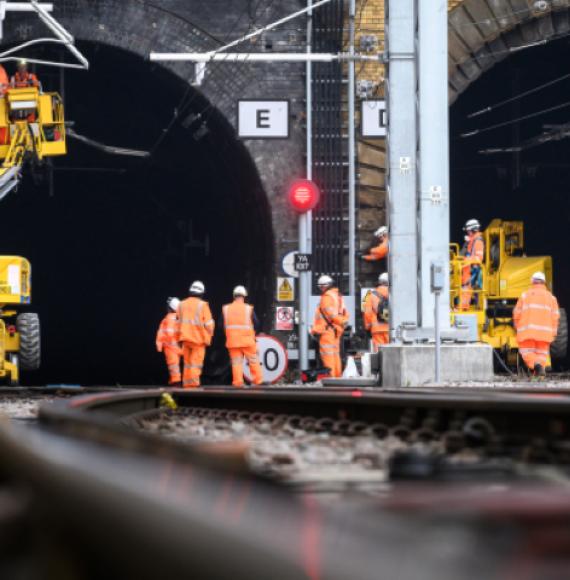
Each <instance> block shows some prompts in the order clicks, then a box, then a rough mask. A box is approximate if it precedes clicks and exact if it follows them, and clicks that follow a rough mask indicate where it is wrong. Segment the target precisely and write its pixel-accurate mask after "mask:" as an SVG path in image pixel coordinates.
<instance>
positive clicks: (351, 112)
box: [348, 0, 356, 296]
mask: <svg viewBox="0 0 570 580" xmlns="http://www.w3.org/2000/svg"><path fill="white" fill-rule="evenodd" d="M348 12H349V13H348V19H349V45H348V54H349V55H350V56H351V57H353V56H354V19H355V16H356V1H355V0H350V4H349V11H348ZM354 66H355V63H354V60H353V59H351V60H350V61H349V62H348V295H349V296H355V295H356V143H355V137H356V135H355V133H356V119H355V99H356V94H355V86H354V83H355V68H354Z"/></svg>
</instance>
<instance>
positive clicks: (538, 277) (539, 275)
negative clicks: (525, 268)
mask: <svg viewBox="0 0 570 580" xmlns="http://www.w3.org/2000/svg"><path fill="white" fill-rule="evenodd" d="M531 281H532V282H542V283H543V284H546V276H545V275H544V272H535V273H534V274H533V275H532V278H531Z"/></svg>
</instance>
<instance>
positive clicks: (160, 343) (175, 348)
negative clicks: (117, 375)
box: [156, 298, 182, 386]
mask: <svg viewBox="0 0 570 580" xmlns="http://www.w3.org/2000/svg"><path fill="white" fill-rule="evenodd" d="M166 304H167V306H168V313H167V314H166V316H165V317H164V318H163V319H162V322H161V323H160V326H159V327H158V332H157V333H156V350H157V351H158V352H163V353H164V358H165V359H166V366H167V368H168V374H169V377H170V378H169V380H168V384H169V385H177V386H179V385H180V384H181V383H182V376H181V374H180V358H181V356H182V349H181V348H180V324H179V322H178V308H179V306H180V300H178V298H169V299H168V300H167V301H166Z"/></svg>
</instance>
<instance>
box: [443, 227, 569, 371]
mask: <svg viewBox="0 0 570 580" xmlns="http://www.w3.org/2000/svg"><path fill="white" fill-rule="evenodd" d="M482 234H483V239H484V240H485V257H484V259H483V264H482V288H481V289H480V290H474V292H473V298H472V300H471V305H470V307H469V309H468V310H463V311H459V304H460V303H461V282H462V275H463V269H464V268H468V267H469V266H468V265H467V264H466V259H465V257H464V256H462V255H461V254H462V252H461V249H460V247H459V245H458V244H451V247H450V275H451V281H450V297H451V308H452V311H453V312H454V317H455V319H456V320H457V321H461V322H466V321H467V320H469V319H470V321H472V322H474V323H475V324H476V326H477V332H478V337H479V340H481V341H482V342H485V343H487V344H490V345H491V346H492V347H493V348H494V349H496V351H498V352H499V354H500V355H501V358H502V359H503V360H504V361H505V362H506V363H507V364H508V365H510V366H513V367H514V366H516V365H517V363H518V344H517V339H516V330H515V328H514V324H513V309H514V307H515V305H516V303H517V300H518V299H519V297H520V296H521V294H522V293H523V292H524V291H525V290H528V288H529V287H530V278H531V276H532V274H533V273H534V272H536V271H542V272H544V274H545V275H546V284H547V286H548V288H549V289H550V290H552V257H551V256H527V255H525V253H524V224H523V222H521V221H502V220H500V219H494V220H493V221H491V223H490V224H489V226H488V227H487V229H486V230H484V231H483V232H482ZM567 347H568V322H567V318H566V312H565V310H564V309H561V312H560V326H559V329H558V336H557V337H556V340H555V342H554V343H552V345H551V356H552V359H553V361H556V360H560V359H563V358H565V357H566V352H567Z"/></svg>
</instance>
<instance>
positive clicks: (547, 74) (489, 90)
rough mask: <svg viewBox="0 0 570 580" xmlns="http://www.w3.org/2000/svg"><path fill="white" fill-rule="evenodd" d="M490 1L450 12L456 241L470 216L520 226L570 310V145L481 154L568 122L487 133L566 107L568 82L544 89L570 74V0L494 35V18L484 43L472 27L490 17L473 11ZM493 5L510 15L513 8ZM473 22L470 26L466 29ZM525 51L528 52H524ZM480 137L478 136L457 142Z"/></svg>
mask: <svg viewBox="0 0 570 580" xmlns="http://www.w3.org/2000/svg"><path fill="white" fill-rule="evenodd" d="M490 4H492V3H491V2H483V1H482V0H481V1H479V2H474V1H471V0H467V1H466V2H464V3H463V4H462V6H461V8H458V9H456V10H455V11H454V12H452V13H451V14H450V31H449V35H450V48H449V51H450V79H449V82H450V85H449V86H450V92H449V94H450V103H451V104H452V105H451V109H450V133H451V135H450V145H451V147H450V149H451V191H452V197H451V218H452V219H451V234H452V239H454V240H459V239H461V225H462V223H463V222H464V221H465V220H466V219H468V218H472V217H478V218H479V219H480V220H481V221H482V222H483V223H488V221H489V220H490V219H492V218H495V217H499V218H502V219H514V220H523V221H524V222H525V228H526V237H525V245H526V249H527V252H528V255H552V256H553V259H554V289H555V293H556V294H557V295H558V298H559V301H560V302H561V304H562V305H563V306H565V307H568V306H570V295H569V294H568V291H567V288H568V285H569V284H570V267H569V266H568V264H569V263H570V252H569V250H568V244H567V242H566V237H567V232H568V229H569V227H570V203H569V202H568V199H569V196H568V187H567V184H568V183H569V182H570V167H569V166H568V163H567V159H568V151H569V147H570V142H569V141H568V140H567V139H561V140H555V141H552V142H550V143H545V144H542V145H540V146H536V147H532V148H529V149H526V150H524V151H522V152H520V153H516V152H511V153H500V154H493V155H490V154H482V153H481V151H483V150H487V149H492V148H508V147H516V146H518V145H520V144H521V143H522V142H524V141H525V140H527V139H531V138H533V137H536V136H538V135H541V134H542V132H543V126H544V125H545V124H551V125H558V124H564V123H568V122H570V109H568V108H561V109H555V110H553V111H551V112H546V113H544V114H540V115H539V116H537V117H530V118H528V119H524V120H522V121H520V122H517V123H513V124H508V125H506V126H504V127H499V128H497V129H493V130H489V131H487V130H486V129H487V128H489V127H492V126H493V125H495V124H500V123H504V122H509V121H510V120H514V119H520V118H521V117H526V116H528V115H533V114H535V113H540V112H543V111H545V110H547V109H550V108H555V107H558V106H559V105H561V104H562V105H563V104H564V103H565V102H568V98H567V95H568V91H569V89H570V79H569V80H565V81H564V80H563V81H561V82H556V83H554V84H552V85H549V84H548V83H550V82H551V81H555V80H556V79H560V78H561V77H563V76H564V75H566V74H567V73H568V67H567V56H566V55H567V54H568V48H569V47H570V11H569V10H568V8H566V6H562V4H564V5H566V4H568V3H566V2H564V3H562V2H552V3H550V4H551V6H556V7H557V9H556V10H546V11H545V12H537V11H533V10H528V14H527V16H526V18H525V19H522V18H521V20H522V21H521V22H518V23H517V24H516V25H513V26H512V27H511V28H508V27H507V26H506V24H505V25H504V26H502V27H501V26H499V27H498V28H499V29H497V25H498V24H499V23H500V22H498V21H495V22H494V25H493V26H494V27H495V30H494V31H493V33H492V34H491V33H490V30H488V31H487V32H488V34H487V35H485V36H484V35H483V33H482V30H481V28H480V26H481V25H480V24H478V25H474V24H473V22H474V21H482V20H484V18H485V14H486V13H478V14H477V13H476V12H475V9H474V8H473V7H474V6H476V7H478V8H481V7H482V6H486V7H487V8H488V7H489V5H490ZM494 4H495V5H496V6H498V7H501V6H502V7H505V6H510V7H511V8H512V6H513V4H515V3H514V2H510V3H508V2H506V1H505V2H500V3H498V2H495V3H494ZM522 4H523V6H522V8H521V14H522V10H523V8H524V5H526V6H528V5H527V3H526V2H524V3H522ZM529 4H530V3H529ZM532 5H534V4H532ZM497 10H498V9H497ZM495 14H497V13H496V12H495ZM468 21H471V22H472V25H471V26H467V22H468ZM462 24H463V26H462ZM466 29H468V30H470V33H469V34H470V38H469V39H467V38H466V35H465V34H463V35H462V38H459V31H460V30H466ZM477 36H478V38H477ZM452 39H453V40H452ZM468 42H470V43H471V44H470V47H469V48H467V43H468ZM459 43H461V52H459V51H458V47H459ZM521 47H525V48H524V49H523V50H518V49H519V48H521ZM452 54H454V55H455V57H454V58H452ZM455 59H457V60H455ZM460 61H461V62H460ZM541 85H547V86H546V87H545V89H544V90H541V91H538V92H536V93H531V94H529V95H527V96H525V97H524V98H522V99H515V100H513V101H512V102H509V103H508V104H507V105H506V106H503V107H499V108H497V109H496V110H492V111H490V112H489V113H488V114H484V115H480V116H477V117H474V118H469V115H470V114H471V113H473V112H476V111H479V110H481V109H484V108H485V107H487V106H489V105H494V104H496V103H499V102H502V101H505V100H508V99H511V98H512V97H515V96H517V95H521V94H523V93H526V92H527V91H530V90H531V89H535V88H536V87H539V86H541ZM477 130H479V131H481V132H480V133H479V134H476V135H473V136H471V137H466V138H462V137H461V135H462V134H464V133H470V132H472V131H477Z"/></svg>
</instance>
